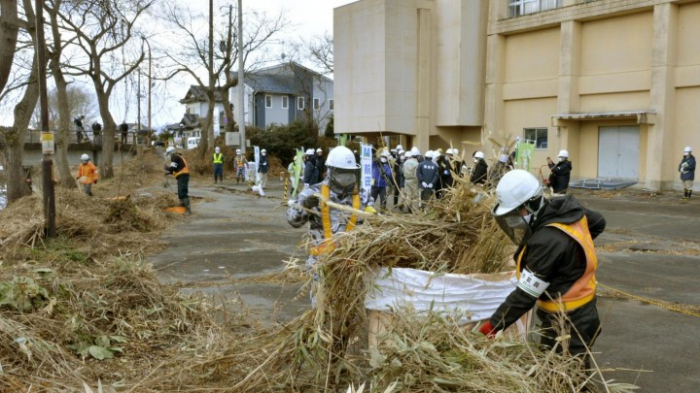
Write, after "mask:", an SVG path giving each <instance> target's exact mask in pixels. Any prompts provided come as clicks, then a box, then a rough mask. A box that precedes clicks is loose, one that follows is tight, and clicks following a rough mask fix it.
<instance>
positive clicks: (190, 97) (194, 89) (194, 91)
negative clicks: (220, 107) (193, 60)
mask: <svg viewBox="0 0 700 393" xmlns="http://www.w3.org/2000/svg"><path fill="white" fill-rule="evenodd" d="M207 100H208V98H207V93H206V91H205V90H204V88H203V87H202V86H200V85H191V86H190V89H189V90H187V94H185V98H183V99H181V100H180V103H181V104H187V103H190V102H206V101H207ZM214 101H216V102H221V92H219V91H218V90H215V91H214Z"/></svg>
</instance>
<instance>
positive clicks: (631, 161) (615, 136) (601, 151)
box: [598, 126, 639, 180]
mask: <svg viewBox="0 0 700 393" xmlns="http://www.w3.org/2000/svg"><path fill="white" fill-rule="evenodd" d="M638 172H639V127H637V126H618V127H600V128H599V132H598V177H599V178H606V179H635V180H636V179H637V177H638Z"/></svg>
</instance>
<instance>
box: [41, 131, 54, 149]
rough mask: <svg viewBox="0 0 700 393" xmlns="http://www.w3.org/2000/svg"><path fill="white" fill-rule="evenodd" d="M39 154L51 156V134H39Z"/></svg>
mask: <svg viewBox="0 0 700 393" xmlns="http://www.w3.org/2000/svg"><path fill="white" fill-rule="evenodd" d="M41 153H42V154H53V153H54V145H53V132H51V131H49V132H43V131H42V133H41Z"/></svg>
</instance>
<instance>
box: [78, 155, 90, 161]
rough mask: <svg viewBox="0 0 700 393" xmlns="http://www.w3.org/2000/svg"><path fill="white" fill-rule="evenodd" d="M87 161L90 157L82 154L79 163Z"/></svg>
mask: <svg viewBox="0 0 700 393" xmlns="http://www.w3.org/2000/svg"><path fill="white" fill-rule="evenodd" d="M89 160H90V156H88V155H87V154H83V155H82V156H80V161H83V162H87V161H89Z"/></svg>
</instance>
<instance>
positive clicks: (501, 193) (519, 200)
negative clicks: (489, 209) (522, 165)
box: [493, 169, 542, 216]
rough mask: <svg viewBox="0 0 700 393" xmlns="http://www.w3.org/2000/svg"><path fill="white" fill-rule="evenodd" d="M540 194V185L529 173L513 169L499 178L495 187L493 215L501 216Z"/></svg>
mask: <svg viewBox="0 0 700 393" xmlns="http://www.w3.org/2000/svg"><path fill="white" fill-rule="evenodd" d="M541 194H542V185H541V184H540V182H539V180H537V178H536V177H535V176H534V175H533V174H532V173H530V172H528V171H526V170H523V169H514V170H512V171H510V172H508V173H506V174H505V175H503V177H502V178H501V181H499V182H498V186H497V187H496V196H497V197H498V204H497V205H496V208H495V209H494V211H493V212H494V215H496V216H502V215H504V214H508V213H510V212H511V211H513V210H514V209H516V208H518V207H519V206H521V205H522V204H524V203H525V202H527V201H529V200H530V199H532V198H533V197H535V196H537V195H541Z"/></svg>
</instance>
